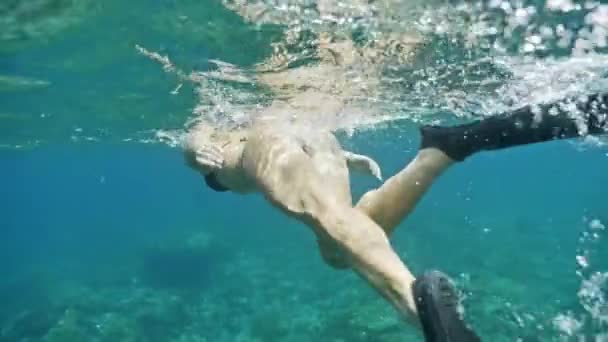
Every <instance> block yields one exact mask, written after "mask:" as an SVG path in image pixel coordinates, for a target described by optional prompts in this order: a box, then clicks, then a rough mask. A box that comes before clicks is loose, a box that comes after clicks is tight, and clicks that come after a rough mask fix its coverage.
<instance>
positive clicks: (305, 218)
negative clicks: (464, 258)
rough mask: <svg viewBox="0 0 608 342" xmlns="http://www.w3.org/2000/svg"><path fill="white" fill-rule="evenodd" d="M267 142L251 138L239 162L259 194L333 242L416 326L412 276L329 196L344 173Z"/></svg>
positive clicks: (358, 217)
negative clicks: (328, 171) (337, 173)
mask: <svg viewBox="0 0 608 342" xmlns="http://www.w3.org/2000/svg"><path fill="white" fill-rule="evenodd" d="M258 140H260V141H258ZM273 143H274V144H273V146H266V142H264V141H263V138H259V137H253V138H252V139H251V140H250V141H248V145H249V144H256V145H257V146H256V145H249V146H251V147H247V148H246V151H245V154H244V160H243V163H244V167H245V168H247V169H248V170H250V171H249V174H250V175H251V176H252V177H253V178H255V180H256V182H257V183H258V185H259V187H260V188H261V190H262V191H263V193H264V195H265V197H266V198H267V199H268V200H269V201H270V202H271V203H272V204H273V205H275V206H277V207H278V208H280V209H281V210H283V211H284V212H285V213H287V214H288V215H290V216H292V217H295V218H297V219H298V220H300V221H302V222H304V223H306V224H307V225H309V226H310V227H312V228H313V230H314V232H315V234H316V235H317V237H318V238H319V240H321V241H323V240H325V239H328V240H329V241H331V242H332V243H335V244H336V245H337V246H338V247H339V248H340V250H342V251H343V252H344V254H345V255H346V256H347V258H348V260H349V262H350V265H351V267H352V268H353V269H354V270H355V271H356V272H357V273H358V274H359V275H361V276H362V277H363V278H364V279H365V280H367V281H368V282H369V283H370V285H372V286H373V287H374V288H375V289H376V290H378V292H379V293H380V294H381V295H382V296H383V297H385V298H386V299H387V300H388V301H389V302H390V303H391V304H392V305H393V306H394V307H395V308H396V309H397V311H398V312H399V313H400V314H401V315H402V316H403V317H404V318H406V319H408V320H409V321H410V322H412V323H413V324H417V323H418V322H419V321H418V319H417V314H416V303H415V301H414V297H413V292H412V286H413V284H414V277H413V275H412V274H411V273H410V271H409V270H408V269H407V267H406V266H405V264H404V263H403V262H402V261H401V259H400V258H399V256H398V255H397V253H395V251H394V250H393V249H392V247H391V245H390V243H389V240H388V238H387V237H386V235H385V234H384V231H383V230H382V229H381V228H380V227H379V226H378V225H377V224H376V223H374V221H372V220H371V219H370V218H369V217H368V216H366V215H365V214H364V213H362V212H361V211H359V210H356V209H355V208H353V207H352V205H351V204H350V203H347V202H346V201H344V200H343V199H340V198H339V196H336V195H335V193H340V192H342V189H341V188H340V187H342V186H344V187H347V186H348V173H345V174H344V178H345V179H342V177H340V179H338V178H337V177H336V178H332V177H328V176H327V175H323V174H322V173H321V171H320V169H319V168H318V167H317V165H315V163H314V161H313V159H312V158H310V156H309V155H308V154H306V153H305V152H304V151H303V150H302V149H301V148H300V147H299V146H295V145H296V144H293V145H294V146H289V144H287V143H285V142H284V141H278V142H277V141H273ZM342 162H343V163H344V165H343V167H344V168H346V165H345V162H344V161H342ZM336 167H341V166H339V165H336Z"/></svg>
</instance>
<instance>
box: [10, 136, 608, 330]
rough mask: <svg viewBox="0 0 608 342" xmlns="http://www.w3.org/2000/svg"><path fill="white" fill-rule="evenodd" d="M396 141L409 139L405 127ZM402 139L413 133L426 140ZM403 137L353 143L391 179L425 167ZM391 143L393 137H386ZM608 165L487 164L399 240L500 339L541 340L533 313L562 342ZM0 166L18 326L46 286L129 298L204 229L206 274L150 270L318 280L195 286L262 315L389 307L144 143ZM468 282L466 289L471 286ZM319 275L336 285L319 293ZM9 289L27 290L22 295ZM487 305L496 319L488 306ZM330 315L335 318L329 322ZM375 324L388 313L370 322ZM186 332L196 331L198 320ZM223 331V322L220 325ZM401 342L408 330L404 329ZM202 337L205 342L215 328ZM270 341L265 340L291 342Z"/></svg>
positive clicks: (454, 181) (596, 257) (460, 178)
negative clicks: (451, 281)
mask: <svg viewBox="0 0 608 342" xmlns="http://www.w3.org/2000/svg"><path fill="white" fill-rule="evenodd" d="M399 131H400V132H403V130H402V128H399ZM405 132H406V133H407V134H411V136H413V137H415V133H416V132H415V130H412V129H406V131H405ZM396 133H397V132H396V131H395V129H394V128H393V129H392V130H391V128H386V129H385V130H384V131H376V132H368V133H361V134H360V135H358V136H355V137H354V138H353V139H352V140H349V141H348V142H347V144H349V145H351V146H353V145H354V146H356V145H359V146H360V151H361V152H367V153H370V155H372V156H374V157H376V158H377V159H378V162H379V163H380V164H381V165H382V167H383V170H384V172H385V174H387V175H388V174H391V173H392V172H394V171H395V170H397V169H399V168H400V167H401V166H402V165H403V164H404V162H405V161H406V160H408V158H411V157H412V155H413V154H412V152H413V150H414V148H415V146H416V144H417V140H416V138H413V139H404V138H399V137H398V134H396ZM391 134H393V136H395V139H388V137H391ZM605 153H606V152H605V151H604V150H602V149H599V148H591V149H588V150H587V151H583V152H581V151H579V150H577V149H576V148H575V146H574V145H573V144H571V143H566V142H555V143H549V144H545V145H537V146H531V147H523V148H517V149H513V150H509V151H501V152H489V153H486V154H483V155H479V156H476V157H474V158H472V159H471V160H469V161H467V162H465V163H463V164H462V165H457V166H456V167H454V168H453V169H452V170H449V171H448V173H446V174H445V175H444V176H443V177H442V178H441V179H440V180H439V181H438V182H437V184H436V185H435V186H434V187H433V188H432V190H431V191H430V192H429V194H428V195H427V196H426V197H425V199H424V200H423V201H422V203H421V204H420V206H419V207H418V208H417V210H416V211H415V213H414V214H413V215H412V216H411V217H410V218H408V220H406V222H405V223H403V224H402V226H401V227H400V228H399V230H400V231H398V234H397V235H396V237H395V240H394V245H395V248H396V249H397V250H398V251H399V253H400V255H402V256H403V257H404V258H405V260H406V262H407V263H408V265H410V267H411V268H412V269H413V270H414V271H415V272H421V271H423V270H425V269H429V268H439V269H442V270H445V271H446V272H449V273H450V274H451V275H453V276H454V277H456V278H457V279H460V283H461V285H463V286H466V287H467V288H468V289H470V294H469V296H470V297H469V299H468V300H467V301H466V305H467V306H468V307H469V314H470V315H471V320H472V321H474V322H475V323H476V324H477V325H478V327H479V330H480V331H481V332H482V333H483V334H484V336H485V337H486V338H488V339H489V340H494V339H495V338H496V340H498V339H500V337H501V336H502V337H503V338H504V337H505V336H508V337H513V336H522V334H524V335H523V336H525V334H527V335H528V336H530V334H531V333H530V331H533V332H532V334H539V336H540V334H541V332H539V331H536V330H535V329H536V328H535V327H534V326H531V325H532V323H526V326H525V328H524V327H518V326H517V325H515V323H513V322H514V320H515V319H514V318H513V317H514V316H513V315H522V316H524V317H525V314H526V313H529V314H530V315H531V316H532V317H536V319H538V320H539V321H540V322H541V323H542V324H545V325H546V326H547V328H546V329H547V330H553V332H552V333H550V334H549V335H551V336H556V333H555V331H554V329H553V328H551V324H550V321H551V319H552V318H554V317H555V316H556V315H557V314H559V313H567V312H568V311H574V312H577V313H578V314H582V311H581V307H580V304H579V302H578V298H577V291H578V289H579V286H580V283H581V281H580V279H579V278H578V277H577V276H576V274H575V270H576V267H575V265H576V262H575V256H576V254H577V252H578V251H577V249H580V248H585V249H588V250H589V251H590V252H591V253H592V257H591V258H590V262H591V267H592V268H593V269H595V270H602V269H605V268H606V267H607V266H608V265H606V262H605V260H607V259H605V258H602V257H601V255H602V254H603V255H604V256H605V251H604V253H602V246H605V239H606V237H605V236H604V237H603V241H599V242H598V243H596V244H593V245H581V244H580V243H579V242H578V238H579V236H580V234H581V232H582V231H583V230H585V229H587V223H585V222H584V219H585V218H597V219H600V220H602V222H605V220H606V219H607V218H606V217H605V215H606V213H607V212H608V210H607V209H608V208H607V207H606V201H605V199H604V197H605V191H604V189H603V187H602V184H606V182H607V181H608V172H606V171H607V170H608V158H607V157H606V154H605ZM0 160H1V161H0V163H1V164H0V170H1V176H2V177H1V179H2V188H3V196H2V208H3V215H2V227H3V229H2V240H1V242H0V244H1V248H0V251H1V253H2V254H1V256H2V261H3V262H2V273H3V275H4V277H3V279H4V280H5V282H6V283H7V285H6V287H5V291H3V292H2V293H1V294H0V295H1V296H2V297H3V302H6V303H9V304H13V305H14V307H11V306H10V305H8V306H6V307H5V308H4V309H5V310H6V309H7V308H11V309H9V310H8V312H4V314H5V315H8V316H10V315H11V314H15V312H16V311H21V310H33V309H31V308H29V306H32V307H35V306H36V305H35V304H40V303H31V299H32V298H34V300H38V301H41V299H40V298H45V299H44V300H45V301H46V300H51V301H52V298H51V299H49V298H47V297H48V296H51V295H52V293H53V292H52V291H50V290H48V289H47V291H50V292H51V294H49V293H45V288H53V287H54V286H53V285H52V284H53V282H75V283H76V284H78V286H87V287H92V288H94V289H95V288H99V289H100V290H99V291H103V289H104V288H115V287H118V288H121V287H130V286H132V282H133V281H134V280H133V279H136V278H139V277H142V278H145V275H142V272H145V267H143V268H142V267H141V265H140V263H141V261H142V260H143V259H145V256H146V253H145V249H146V247H149V245H150V244H154V243H159V242H160V243H162V242H163V241H164V242H167V241H169V243H171V241H173V240H175V239H176V238H175V237H176V236H177V237H178V238H177V240H179V239H180V237H182V238H183V237H184V236H188V235H189V234H190V235H191V234H195V233H197V232H204V233H206V234H208V235H209V236H210V237H212V238H213V240H212V241H214V243H218V244H220V245H221V246H222V251H221V252H219V253H216V252H214V253H215V254H213V255H211V256H209V257H208V259H205V260H206V261H205V262H203V264H201V265H199V266H201V267H203V269H202V270H198V269H179V270H177V271H175V270H171V268H174V267H175V265H172V266H169V269H167V268H162V267H161V268H159V269H158V270H153V271H152V272H165V274H164V275H163V274H161V275H160V276H161V277H163V276H173V277H176V276H177V277H182V278H184V279H187V278H196V276H195V275H196V273H197V272H205V270H204V269H205V268H206V267H208V265H206V263H210V264H218V265H219V266H217V267H216V270H215V271H214V272H220V274H221V273H222V272H226V271H225V269H226V268H230V267H231V266H230V265H233V264H234V265H237V266H232V267H239V268H242V269H240V270H239V271H238V272H239V273H240V276H241V277H244V278H252V279H253V280H251V281H252V282H253V283H255V282H256V280H255V278H256V277H262V278H264V277H266V278H267V277H268V274H274V275H275V279H274V280H272V282H276V281H283V282H286V283H296V284H298V283H305V284H308V286H309V287H311V288H310V289H307V288H306V287H305V288H303V289H300V288H299V287H298V286H294V287H293V288H289V289H283V288H281V287H280V286H279V287H278V288H277V289H271V288H270V289H269V288H267V287H262V286H260V288H255V287H253V288H248V289H243V288H241V285H239V284H230V285H228V284H227V283H226V282H227V281H230V277H231V276H228V275H222V276H215V275H214V276H212V277H208V278H205V279H204V280H203V281H202V282H201V283H198V281H199V280H196V282H195V284H197V285H201V286H202V287H201V289H200V290H201V291H202V293H203V294H202V295H201V296H204V293H205V291H212V290H211V289H214V288H224V291H225V292H226V294H225V295H227V296H232V295H233V296H238V295H242V294H241V292H245V293H247V294H253V293H255V294H256V295H255V296H252V297H251V298H250V299H249V300H250V301H255V302H256V304H255V306H260V307H264V306H265V305H267V303H268V302H272V301H279V302H281V299H280V298H277V297H276V296H277V295H280V296H285V297H286V298H288V297H291V296H295V297H300V296H305V295H308V296H313V298H315V300H313V301H312V303H317V302H316V301H318V300H320V299H319V297H322V298H323V301H330V302H331V301H334V302H335V304H333V305H332V306H330V307H333V306H344V305H347V307H348V310H355V311H356V310H361V311H362V313H361V314H363V313H365V312H366V311H365V310H363V309H361V308H360V307H359V306H358V305H353V303H352V302H353V301H355V300H356V298H357V295H350V296H349V295H347V294H344V293H343V292H341V291H337V292H336V293H331V294H329V295H328V294H327V293H326V291H327V289H328V288H329V289H334V290H335V289H336V287H337V288H339V287H340V286H342V285H341V284H343V283H344V282H345V281H346V282H347V283H348V284H350V286H353V287H355V288H358V289H359V290H360V291H363V294H362V295H359V296H362V298H367V300H368V301H369V302H370V303H372V304H374V305H379V306H380V307H381V308H382V309H386V310H388V309H387V308H385V307H383V306H387V305H386V304H384V302H382V301H381V300H380V298H377V297H375V296H374V295H373V293H371V291H368V290H367V289H366V288H365V287H364V286H363V285H362V282H360V281H359V279H357V278H354V277H349V278H347V279H345V278H344V276H345V275H344V274H340V273H339V272H335V271H332V270H330V269H329V268H328V267H326V266H325V265H323V264H322V263H321V262H320V258H319V257H318V254H317V251H316V250H315V244H314V241H313V239H312V236H311V235H312V234H309V233H308V232H307V231H306V228H305V227H304V226H302V225H301V224H298V223H296V222H294V221H292V220H289V219H286V218H284V217H282V216H281V215H280V214H279V213H278V212H277V211H275V210H274V209H272V208H271V207H270V206H269V205H268V204H266V203H265V202H264V201H263V200H262V199H261V198H260V197H259V196H256V195H253V196H246V197H239V196H235V195H231V194H216V193H213V192H210V191H209V190H207V189H206V188H205V187H204V186H203V183H202V182H201V179H199V177H198V176H197V175H196V174H194V173H193V172H191V171H189V170H188V169H187V168H186V167H185V165H183V161H182V159H181V155H180V153H179V151H177V150H175V149H171V148H167V147H164V146H161V145H137V144H82V145H56V146H48V147H44V148H40V149H36V150H32V151H4V152H3V153H2V158H0ZM373 185H374V181H372V180H368V179H365V178H362V177H357V178H356V182H355V186H354V188H355V192H356V193H361V192H362V191H364V190H365V189H367V188H368V187H369V186H373ZM177 244H179V242H177ZM142 251H144V252H142ZM243 253H245V254H246V255H247V257H245V258H249V257H252V258H256V259H259V260H258V261H259V264H251V265H249V264H248V263H247V262H246V261H243V260H240V258H244V257H243ZM157 258H158V257H157ZM155 260H158V259H155ZM160 260H162V258H161V259H160ZM176 260H180V259H176ZM196 265H198V264H196ZM197 267H198V266H197ZM256 268H259V269H256ZM294 268H296V269H297V268H300V269H301V268H304V269H306V271H305V272H304V273H302V272H300V271H296V269H294ZM142 270H144V271H142ZM175 272H177V273H175ZM184 272H185V273H186V275H185V276H184ZM190 272H192V274H190ZM463 273H464V274H466V275H467V276H466V277H465V278H462V277H460V276H459V275H460V274H463ZM319 278H323V279H324V282H323V283H315V281H319ZM180 279H181V278H180ZM182 280H183V279H182ZM259 281H260V282H264V281H263V280H259ZM30 282H36V284H31V283H30ZM40 282H42V283H40ZM44 282H48V283H49V284H46V285H45V284H44ZM186 282H187V280H186ZM311 282H312V283H311ZM332 282H333V283H332ZM169 283H171V282H169ZM12 284H17V285H16V286H17V288H20V289H21V291H22V292H21V291H17V292H14V291H15V288H14V286H11V285H12ZM202 284H204V286H203V285H202ZM34 285H35V286H34ZM164 285H167V284H164V283H161V284H157V283H155V282H151V283H149V284H147V283H144V284H142V285H141V286H151V287H152V288H153V289H155V288H156V289H157V288H161V289H163V288H164V287H163V286H164ZM169 285H171V286H169V287H168V288H169V291H175V293H181V292H180V291H181V290H180V288H181V287H184V286H186V287H187V284H183V282H177V283H176V284H169ZM138 286H139V283H138ZM242 286H246V285H242ZM250 286H251V285H250ZM277 286H278V285H277ZM30 287H32V288H30ZM159 291H161V290H159ZM163 291H164V290H163ZM316 291H318V293H315V292H316ZM306 292H312V294H311V293H306ZM330 292H333V290H332V291H330ZM64 295H65V294H64ZM159 296H161V295H160V294H159ZM332 297H335V298H332ZM108 300H111V299H108ZM301 300H304V299H301ZM507 302H510V303H513V304H512V307H508V306H505V305H506V304H505V303H507ZM490 304H491V305H493V306H496V307H498V308H493V309H488V308H487V307H486V306H488V305H490ZM134 305H135V304H134ZM252 305H254V304H252ZM348 305H350V306H348ZM368 305H370V304H368ZM313 306H314V305H313ZM317 309H318V308H317ZM228 310H229V308H228ZM260 310H264V309H263V308H260ZM276 310H279V311H281V310H285V312H282V313H280V314H277V315H279V316H278V317H276V318H275V319H279V317H280V319H281V320H285V321H289V320H290V318H291V317H292V315H294V313H293V312H291V311H297V310H298V308H297V307H283V306H279V308H277V309H276ZM335 310H337V311H339V309H338V308H336V309H335ZM492 310H498V311H500V312H501V313H502V316H501V315H497V314H496V313H495V312H492ZM509 311H511V313H509ZM391 313H392V312H391V311H390V310H388V311H387V312H384V314H385V315H387V314H391ZM239 314H240V316H239ZM324 314H325V315H328V316H329V317H332V312H331V311H329V312H325V313H324ZM82 315H85V314H84V313H83V314H82ZM218 315H219V314H218ZM235 315H237V316H238V319H240V320H242V321H243V322H241V323H239V324H241V325H243V326H247V324H248V322H247V320H253V319H254V317H255V313H253V312H252V313H247V314H242V313H238V311H237V312H236V313H235ZM335 315H337V314H335ZM583 316H584V315H583ZM587 316H588V315H587ZM5 317H6V316H5ZM334 318H335V317H334ZM587 318H589V317H587ZM6 319H7V320H8V318H6ZM188 319H194V318H192V317H189V318H188ZM235 319H237V318H235ZM374 319H377V317H369V320H372V321H373V320H374ZM524 320H525V318H524ZM182 324H183V326H182V327H185V326H188V324H192V322H182ZM216 324H217V326H221V325H222V321H221V320H220V321H217V322H216ZM345 324H346V323H345ZM534 325H536V323H535V324H534ZM294 329H295V328H294ZM311 329H312V328H311ZM359 329H364V328H363V327H359ZM399 329H401V328H399ZM399 329H398V330H399ZM237 330H239V329H237ZM241 330H242V328H241ZM403 330H404V331H405V332H407V331H409V329H408V328H407V327H403ZM295 331H296V332H298V330H297V329H296V330H295ZM311 331H312V332H311ZM311 331H308V334H311V335H309V336H317V335H315V334H314V331H315V330H314V329H313V330H311ZM524 332H525V333H524ZM233 333H234V334H237V333H236V332H233ZM341 333H343V334H347V332H340V331H337V332H335V334H336V336H340V334H341ZM350 333H352V332H350ZM350 333H349V334H350ZM401 333H403V332H401ZM545 333H546V332H545ZM159 334H160V333H159ZM199 334H200V335H201V336H206V333H205V332H199ZM208 334H209V335H208V336H209V337H212V336H216V335H214V334H215V333H211V332H209V333H208ZM269 334H270V335H269V336H270V337H268V338H267V339H268V340H282V339H281V338H278V339H277V338H274V339H273V337H272V336H273V335H272V333H269ZM369 334H370V336H369V337H368V339H369V340H370V341H371V340H377V339H385V338H384V337H382V336H383V335H382V334H380V333H377V332H376V333H375V334H376V335H374V332H373V331H372V332H370V333H369ZM234 336H236V335H234ZM234 336H233V337H232V338H236V337H234ZM280 336H283V335H280ZM303 336H306V335H303ZM374 336H375V337H374ZM492 336H494V337H492ZM317 337H318V336H317ZM164 338H165V337H160V340H163V339H164ZM225 338H228V340H229V339H230V338H229V337H225ZM308 338H312V337H308ZM528 338H529V337H528ZM505 340H509V339H508V338H507V339H505ZM540 340H545V338H542V337H541V338H540Z"/></svg>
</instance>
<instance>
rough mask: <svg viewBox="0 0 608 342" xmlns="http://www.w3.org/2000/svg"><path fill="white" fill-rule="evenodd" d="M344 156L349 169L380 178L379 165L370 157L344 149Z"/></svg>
mask: <svg viewBox="0 0 608 342" xmlns="http://www.w3.org/2000/svg"><path fill="white" fill-rule="evenodd" d="M344 158H346V164H347V165H348V168H349V169H351V170H353V171H357V172H361V173H366V174H369V175H372V176H374V177H376V178H377V179H378V180H382V171H381V170H380V166H378V163H376V161H375V160H373V159H372V158H370V157H368V156H364V155H361V154H356V153H352V152H348V151H344Z"/></svg>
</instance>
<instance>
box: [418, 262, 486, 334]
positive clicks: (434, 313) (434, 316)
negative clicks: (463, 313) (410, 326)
mask: <svg viewBox="0 0 608 342" xmlns="http://www.w3.org/2000/svg"><path fill="white" fill-rule="evenodd" d="M413 291H414V298H415V300H416V308H417V309H418V316H419V317H420V321H421V323H422V330H423V332H424V338H425V341H426V342H480V341H481V339H480V338H479V337H478V336H477V335H476V334H475V333H474V332H473V331H472V330H471V329H470V328H468V327H467V326H466V324H465V322H464V321H463V319H462V318H461V317H460V314H459V313H458V295H457V293H456V289H455V288H454V286H453V285H452V283H451V281H450V280H449V278H448V277H447V276H446V275H444V274H443V273H441V272H439V271H430V272H426V273H425V274H424V275H423V276H422V277H420V278H418V279H416V281H415V282H414V285H413Z"/></svg>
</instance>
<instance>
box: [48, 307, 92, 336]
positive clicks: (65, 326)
mask: <svg viewBox="0 0 608 342" xmlns="http://www.w3.org/2000/svg"><path fill="white" fill-rule="evenodd" d="M79 318H80V317H79V315H78V313H77V312H76V311H75V310H71V309H67V310H66V311H65V313H64V315H63V317H62V318H61V319H60V320H59V321H57V324H55V326H54V327H52V328H51V329H50V330H49V331H48V333H47V334H46V335H45V336H44V338H43V339H42V340H43V341H45V342H85V341H89V339H88V337H87V334H86V333H85V331H83V329H82V328H81V327H80V326H79V323H78V320H79Z"/></svg>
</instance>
